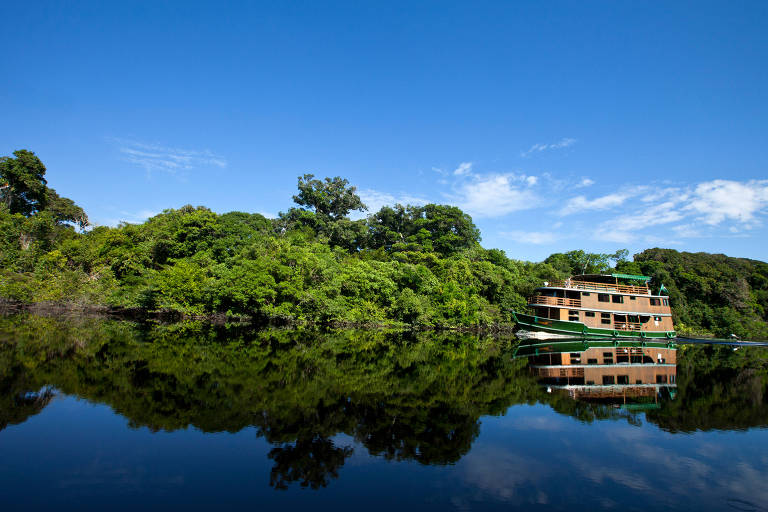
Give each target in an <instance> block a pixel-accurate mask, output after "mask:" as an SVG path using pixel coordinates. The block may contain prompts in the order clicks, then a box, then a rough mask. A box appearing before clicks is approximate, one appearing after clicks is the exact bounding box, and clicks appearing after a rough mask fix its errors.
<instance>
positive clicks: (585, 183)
mask: <svg viewBox="0 0 768 512" xmlns="http://www.w3.org/2000/svg"><path fill="white" fill-rule="evenodd" d="M594 184H595V181H594V180H591V179H589V178H582V180H581V181H580V182H579V183H578V184H577V185H576V188H583V187H591V186H592V185H594Z"/></svg>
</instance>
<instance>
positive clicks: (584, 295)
mask: <svg viewBox="0 0 768 512" xmlns="http://www.w3.org/2000/svg"><path fill="white" fill-rule="evenodd" d="M581 295H582V296H583V297H589V292H581Z"/></svg>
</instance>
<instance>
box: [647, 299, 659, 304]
mask: <svg viewBox="0 0 768 512" xmlns="http://www.w3.org/2000/svg"><path fill="white" fill-rule="evenodd" d="M648 300H650V301H651V306H661V300H659V299H648Z"/></svg>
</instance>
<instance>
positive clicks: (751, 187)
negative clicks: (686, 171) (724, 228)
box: [686, 180, 768, 226]
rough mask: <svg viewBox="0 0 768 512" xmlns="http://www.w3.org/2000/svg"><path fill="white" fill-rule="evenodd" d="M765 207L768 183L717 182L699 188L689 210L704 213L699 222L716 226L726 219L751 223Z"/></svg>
mask: <svg viewBox="0 0 768 512" xmlns="http://www.w3.org/2000/svg"><path fill="white" fill-rule="evenodd" d="M766 206H768V180H751V181H747V182H738V181H730V180H714V181H709V182H705V183H700V184H699V185H697V186H696V189H695V190H694V192H693V199H692V200H691V201H690V203H689V204H688V205H687V206H686V209H688V210H692V211H694V212H696V213H699V214H701V217H699V220H701V221H702V222H704V223H706V224H709V225H711V226H714V225H717V224H720V223H721V222H723V221H724V220H726V219H728V220H735V221H738V222H741V223H745V224H749V223H751V222H753V221H754V220H755V215H756V214H757V213H760V212H762V211H763V210H764V209H765V208H766Z"/></svg>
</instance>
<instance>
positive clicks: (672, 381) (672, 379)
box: [669, 374, 675, 384]
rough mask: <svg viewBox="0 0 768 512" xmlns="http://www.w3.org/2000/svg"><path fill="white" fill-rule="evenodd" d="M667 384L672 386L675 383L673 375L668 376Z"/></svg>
mask: <svg viewBox="0 0 768 512" xmlns="http://www.w3.org/2000/svg"><path fill="white" fill-rule="evenodd" d="M669 383H670V384H674V383H675V375H674V374H672V375H670V376H669Z"/></svg>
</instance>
